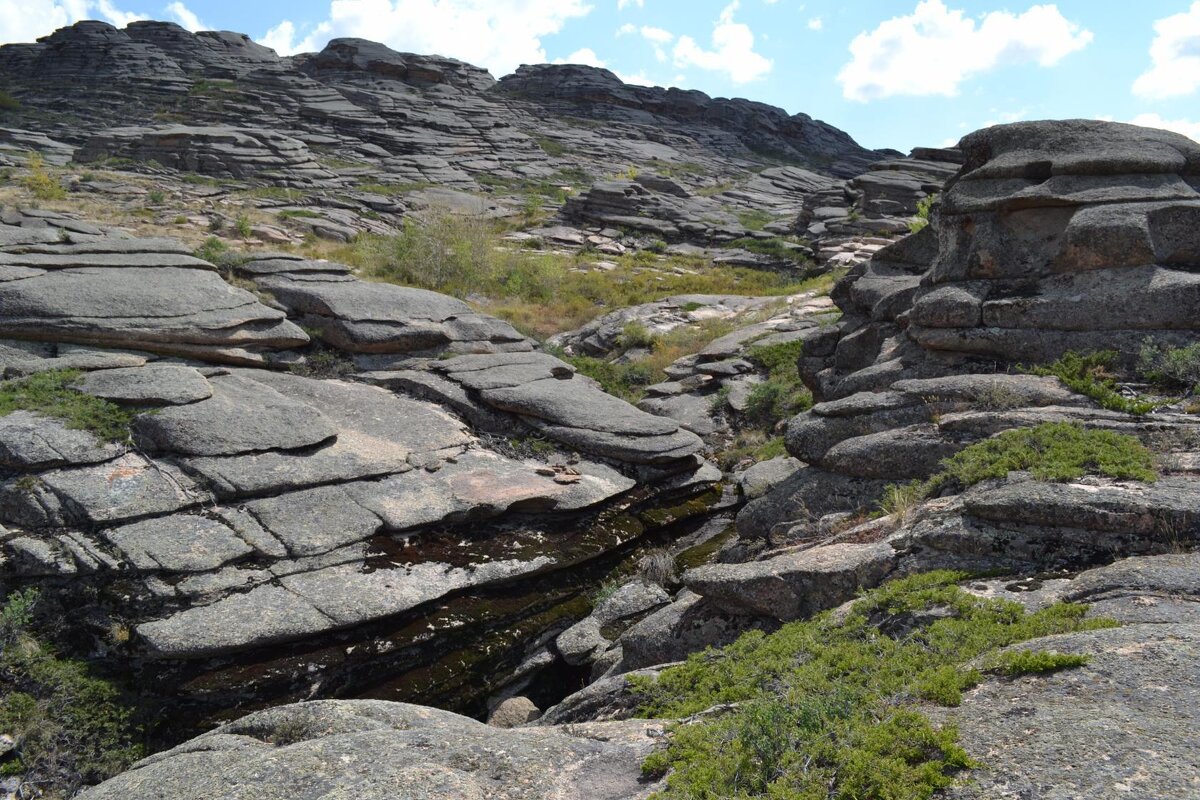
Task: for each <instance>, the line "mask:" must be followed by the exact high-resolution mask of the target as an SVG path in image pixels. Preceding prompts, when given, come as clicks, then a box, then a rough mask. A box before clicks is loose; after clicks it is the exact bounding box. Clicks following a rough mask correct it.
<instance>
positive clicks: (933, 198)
mask: <svg viewBox="0 0 1200 800" xmlns="http://www.w3.org/2000/svg"><path fill="white" fill-rule="evenodd" d="M937 199H938V196H937V195H936V194H931V195H927V196H925V197H923V198H921V199H920V200H918V201H917V216H916V217H915V218H914V219H912V220H911V221H910V222H909V223H908V230H909V232H910V233H916V232H917V231H920V230H923V229H924V228H925V227H926V226H927V225H929V215H930V213H931V212H932V211H933V204H934V203H936V202H937Z"/></svg>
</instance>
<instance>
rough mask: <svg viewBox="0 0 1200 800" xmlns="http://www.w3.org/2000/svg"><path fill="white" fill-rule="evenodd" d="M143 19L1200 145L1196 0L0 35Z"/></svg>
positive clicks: (884, 131)
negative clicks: (1104, 126) (151, 26)
mask: <svg viewBox="0 0 1200 800" xmlns="http://www.w3.org/2000/svg"><path fill="white" fill-rule="evenodd" d="M146 18H152V19H169V20H173V21H175V22H178V23H180V24H181V25H183V26H184V27H186V28H189V29H192V30H203V29H216V30H234V31H240V32H243V33H247V34H249V35H250V36H251V37H253V38H254V39H255V40H257V41H259V42H262V43H263V44H266V45H267V46H269V47H272V48H274V49H275V50H276V51H278V52H279V53H280V54H281V55H290V54H292V53H297V52H305V51H311V50H319V49H320V48H321V47H323V46H324V45H325V43H326V42H328V41H329V40H330V39H332V38H336V37H338V36H358V37H362V38H367V39H373V40H376V41H382V42H383V43H385V44H387V45H389V46H390V47H392V48H394V49H396V50H399V51H403V52H417V53H437V54H439V55H444V56H450V57H453V58H458V59H462V60H464V61H469V62H471V63H473V64H477V65H479V66H482V67H486V68H487V69H489V70H490V71H491V72H492V74H493V75H495V76H496V77H501V76H503V75H505V74H508V73H510V72H512V71H513V70H514V69H516V67H517V66H518V65H520V64H523V63H542V62H562V63H582V64H590V65H592V66H604V67H607V68H608V69H611V70H612V71H613V72H615V73H616V74H617V75H619V76H620V77H621V78H622V79H623V80H625V81H627V82H630V83H639V84H646V85H659V86H679V87H682V88H687V89H699V90H701V91H704V92H706V93H708V94H710V95H713V96H718V97H747V98H750V99H752V100H758V101H761V102H765V103H770V104H772V105H776V106H781V107H782V108H784V109H786V110H787V111H788V112H789V113H797V112H804V113H806V114H809V115H811V116H813V117H815V118H817V119H822V120H824V121H826V122H828V123H830V124H832V125H836V126H837V127H839V128H841V129H843V130H845V131H847V132H849V133H850V134H851V135H852V136H853V137H854V138H855V139H856V140H858V142H859V143H861V144H863V145H865V146H867V147H874V148H878V147H891V148H895V149H898V150H902V151H905V152H907V151H908V150H910V149H911V148H912V147H915V146H945V145H950V144H953V143H954V142H956V141H957V140H958V139H959V138H960V137H961V136H962V135H964V134H966V133H969V132H970V131H972V130H975V129H978V128H982V127H986V126H988V125H992V124H996V123H999V122H1013V121H1017V120H1024V119H1048V118H1068V117H1092V118H1100V119H1113V120H1119V121H1123V122H1136V123H1138V124H1143V125H1150V126H1153V127H1165V128H1169V129H1172V130H1177V131H1179V132H1181V133H1184V134H1187V135H1189V136H1191V137H1192V138H1194V139H1198V140H1200V105H1198V104H1197V99H1198V96H1200V0H1139V2H1135V3H1130V2H1113V1H1112V0H1060V1H1059V2H1056V3H1041V4H1038V3H1033V2H1030V0H855V2H852V3H851V2H846V0H805V1H804V2H798V0H714V1H710V0H286V2H284V0H255V1H254V2H246V0H183V1H182V2H181V1H180V0H175V1H174V2H165V0H0V42H21V41H33V40H34V39H36V38H37V37H39V36H44V35H46V34H48V33H50V32H51V31H53V30H54V29H55V28H58V27H61V26H63V25H67V24H70V23H71V22H74V21H76V20H79V19H102V20H106V21H109V22H112V23H113V24H115V25H118V26H123V25H125V24H127V23H128V22H130V21H132V20H135V19H146ZM0 77H2V76H0Z"/></svg>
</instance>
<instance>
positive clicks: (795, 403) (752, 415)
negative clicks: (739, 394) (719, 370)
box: [743, 341, 813, 430]
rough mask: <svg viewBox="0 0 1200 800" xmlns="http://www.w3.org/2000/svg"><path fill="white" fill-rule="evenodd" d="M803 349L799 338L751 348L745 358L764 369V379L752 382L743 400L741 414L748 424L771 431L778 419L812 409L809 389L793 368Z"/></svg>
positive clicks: (795, 368)
mask: <svg viewBox="0 0 1200 800" xmlns="http://www.w3.org/2000/svg"><path fill="white" fill-rule="evenodd" d="M802 349H803V343H802V342H798V341H797V342H784V343H782V344H772V345H759V346H757V347H752V348H750V350H749V352H748V353H747V354H746V357H747V358H749V359H750V360H751V361H753V362H755V363H757V364H760V365H762V366H763V367H765V368H766V369H767V379H766V380H765V381H763V382H762V383H757V384H755V385H754V386H753V387H752V388H751V389H750V394H749V396H748V397H747V399H746V410H745V412H743V416H744V417H745V419H746V420H747V421H749V422H750V423H751V424H753V425H757V426H759V427H761V428H764V429H765V430H773V429H774V428H775V426H776V425H777V424H779V422H780V421H782V420H785V419H787V418H789V417H792V416H795V415H796V414H799V413H800V412H801V411H805V410H807V409H809V408H812V404H813V397H812V392H810V391H809V390H808V387H806V386H805V385H804V383H803V382H802V381H801V380H800V373H799V371H798V369H797V367H796V362H797V361H798V360H799V359H800V353H801V350H802Z"/></svg>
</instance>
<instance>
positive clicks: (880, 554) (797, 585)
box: [683, 544, 896, 622]
mask: <svg viewBox="0 0 1200 800" xmlns="http://www.w3.org/2000/svg"><path fill="white" fill-rule="evenodd" d="M895 564H896V554H895V552H893V550H892V548H891V547H890V546H889V545H887V544H830V545H824V546H821V547H814V548H812V549H811V550H800V551H797V552H792V553H784V554H782V555H778V556H775V557H774V558H768V559H766V560H764V561H750V562H746V563H742V564H709V565H706V566H703V567H697V568H696V569H693V570H689V571H688V572H687V573H686V574H685V575H684V576H683V582H684V585H686V586H687V587H688V588H689V589H691V590H692V591H693V592H695V593H696V594H699V595H701V596H703V597H705V598H707V599H708V600H710V601H711V602H713V603H715V604H716V605H718V606H720V607H722V608H726V609H730V610H737V611H748V612H751V613H755V614H761V615H763V616H766V617H772V618H774V619H778V620H780V621H783V622H787V621H790V620H794V619H804V618H807V617H810V616H812V615H813V614H815V613H817V612H818V611H823V610H825V609H827V608H833V607H834V606H836V605H838V604H840V603H843V602H845V601H846V600H849V599H851V598H853V597H854V596H855V595H856V594H857V593H858V592H859V591H861V590H862V589H869V588H872V587H874V586H877V585H879V583H881V582H882V581H883V579H884V577H885V576H887V574H888V573H889V572H890V571H891V570H892V569H893V567H894V566H895Z"/></svg>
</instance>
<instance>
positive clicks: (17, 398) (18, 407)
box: [0, 369, 139, 442]
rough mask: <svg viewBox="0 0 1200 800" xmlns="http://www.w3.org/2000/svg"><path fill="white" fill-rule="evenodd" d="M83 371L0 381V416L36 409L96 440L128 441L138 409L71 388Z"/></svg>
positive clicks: (67, 371)
mask: <svg viewBox="0 0 1200 800" xmlns="http://www.w3.org/2000/svg"><path fill="white" fill-rule="evenodd" d="M82 374H83V373H81V372H79V371H78V370H70V369H59V370H50V371H47V372H39V373H37V374H36V375H31V376H30V377H28V378H20V379H16V380H8V381H2V382H0V417H4V416H7V415H9V414H11V413H13V412H14V411H36V412H37V413H39V414H42V415H44V416H47V417H56V418H58V419H61V420H63V421H64V422H65V423H66V426H67V427H68V428H74V429H77V430H85V431H91V432H92V433H93V434H94V435H95V436H96V437H97V438H98V439H102V440H105V441H110V442H121V441H125V440H127V439H128V438H129V430H130V425H132V424H133V418H134V417H135V416H136V415H137V414H138V412H139V410H138V409H129V408H122V407H121V406H119V405H117V404H116V403H110V402H109V401H107V400H102V399H100V398H99V397H93V396H92V395H90V394H85V393H83V392H80V391H78V390H76V389H73V388H72V387H71V385H72V384H73V383H74V382H75V381H77V380H78V379H79V378H80V376H81V375H82Z"/></svg>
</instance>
